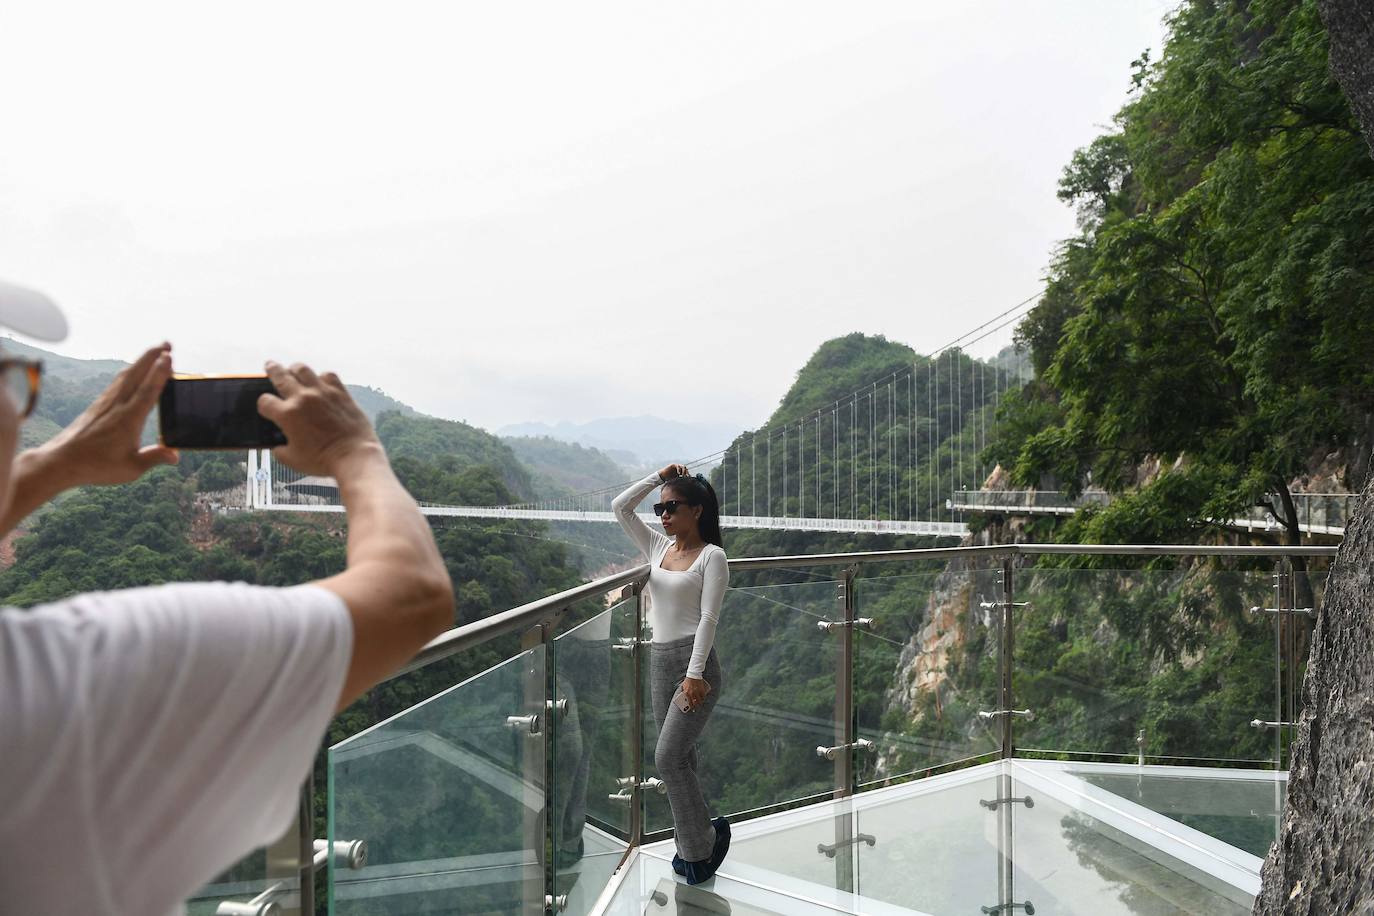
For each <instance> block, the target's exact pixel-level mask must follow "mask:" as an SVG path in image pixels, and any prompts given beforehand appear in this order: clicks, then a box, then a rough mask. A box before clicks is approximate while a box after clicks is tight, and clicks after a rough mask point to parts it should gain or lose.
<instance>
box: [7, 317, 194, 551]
mask: <svg viewBox="0 0 1374 916" xmlns="http://www.w3.org/2000/svg"><path fill="white" fill-rule="evenodd" d="M171 377H172V345H171V344H165V343H164V344H160V345H159V346H156V347H150V348H148V349H147V350H145V351H144V353H143V355H142V356H140V357H139V358H138V359H137V360H135V361H134V363H133V364H132V365H130V366H128V367H127V368H125V369H124V370H123V371H122V372H120V373H119V375H117V376H115V380H114V381H113V382H111V383H110V387H108V388H106V389H105V390H104V391H103V392H101V394H100V397H98V398H96V399H95V402H94V403H93V404H91V406H90V407H88V408H86V410H85V411H83V412H82V414H81V416H79V417H77V418H76V419H75V420H73V421H72V422H71V423H70V424H68V426H67V427H66V429H64V430H62V432H60V433H58V434H57V435H56V436H54V437H53V438H52V439H51V440H49V441H48V442H46V443H44V444H43V445H40V446H39V447H38V448H33V449H29V450H28V451H26V452H24V453H22V454H20V455H19V456H18V457H17V458H16V459H15V462H14V472H13V473H12V474H10V499H9V503H8V504H7V506H6V508H5V510H4V513H3V514H0V537H3V536H4V535H5V534H8V533H9V532H10V531H12V530H14V527H15V526H16V525H18V524H19V523H20V522H22V521H23V520H24V519H25V518H27V517H28V515H29V513H31V512H33V510H34V509H37V508H38V507H39V506H41V505H43V503H45V502H47V501H48V500H50V499H52V498H53V497H54V496H56V495H57V494H59V493H61V492H62V491H64V490H69V489H71V488H72V487H80V486H85V485H87V484H112V483H128V482H129V481H131V480H137V479H138V478H139V477H140V476H142V474H143V473H144V472H145V471H147V470H148V469H149V468H152V467H155V466H157V465H159V464H176V462H177V453H176V451H175V450H174V449H170V448H164V447H162V446H157V445H149V446H143V445H141V437H142V435H143V424H144V422H145V421H146V420H147V419H148V414H149V413H150V412H151V411H152V409H153V405H155V404H156V403H157V399H158V395H160V394H161V393H162V386H163V385H165V384H166V383H167V380H168V379H169V378H171Z"/></svg>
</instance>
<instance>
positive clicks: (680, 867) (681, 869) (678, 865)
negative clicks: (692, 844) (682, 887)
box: [673, 853, 687, 878]
mask: <svg viewBox="0 0 1374 916" xmlns="http://www.w3.org/2000/svg"><path fill="white" fill-rule="evenodd" d="M673 871H675V872H677V873H678V874H679V875H682V877H684V878H685V877H687V863H686V862H684V861H683V860H682V856H680V855H677V854H676V853H674V854H673Z"/></svg>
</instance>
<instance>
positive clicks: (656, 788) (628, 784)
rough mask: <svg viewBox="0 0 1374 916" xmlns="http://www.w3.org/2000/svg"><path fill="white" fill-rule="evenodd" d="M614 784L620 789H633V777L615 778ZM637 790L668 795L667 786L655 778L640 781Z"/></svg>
mask: <svg viewBox="0 0 1374 916" xmlns="http://www.w3.org/2000/svg"><path fill="white" fill-rule="evenodd" d="M615 784H616V785H618V786H620V788H622V789H633V788H634V787H635V778H634V777H633V776H617V777H616V780H615ZM639 788H641V789H645V790H648V791H650V792H657V793H658V794H659V795H667V794H668V784H667V783H666V782H664V781H663V780H661V779H659V778H658V777H657V776H650V777H649V778H648V779H646V780H644V781H642V782H641V783H639Z"/></svg>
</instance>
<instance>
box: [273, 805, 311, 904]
mask: <svg viewBox="0 0 1374 916" xmlns="http://www.w3.org/2000/svg"><path fill="white" fill-rule="evenodd" d="M306 782H307V785H308V784H309V780H307V781H306ZM302 810H303V805H302V804H300V803H299V796H298V803H297V805H296V821H295V823H294V824H292V825H291V826H290V827H288V828H287V830H286V832H285V833H283V834H282V835H281V836H280V837H278V838H277V839H276V840H275V841H274V842H272V843H271V844H270V845H269V846H268V847H267V874H266V876H265V877H266V881H265V883H264V886H265V887H270V886H272V885H274V884H281V885H285V886H290V885H291V884H293V883H295V882H296V881H297V880H298V879H299V878H300V877H301V867H302V865H305V866H309V865H310V863H311V860H312V859H313V858H314V853H313V852H312V853H311V854H310V855H308V856H306V857H305V858H304V859H302V858H301V844H302V842H303V840H302V836H303V834H305V832H306V831H308V830H309V829H310V826H309V823H308V822H305V821H303V820H302V817H301V814H302ZM278 908H279V909H280V911H281V912H282V913H283V916H296V914H297V913H298V912H299V911H297V910H296V909H295V908H294V907H292V908H289V909H288V908H284V907H280V906H279V907H278ZM307 916H313V914H307Z"/></svg>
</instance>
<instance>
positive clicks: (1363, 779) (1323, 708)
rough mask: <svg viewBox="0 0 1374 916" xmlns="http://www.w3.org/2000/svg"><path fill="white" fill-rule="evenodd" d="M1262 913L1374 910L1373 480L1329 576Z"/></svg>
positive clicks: (1259, 902) (1258, 905) (1258, 904)
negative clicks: (1285, 802)
mask: <svg viewBox="0 0 1374 916" xmlns="http://www.w3.org/2000/svg"><path fill="white" fill-rule="evenodd" d="M1303 701H1304V703H1305V708H1304V710H1303V713H1302V717H1301V719H1300V720H1299V722H1298V738H1297V744H1296V745H1295V746H1294V753H1293V766H1292V771H1291V773H1290V775H1289V782H1288V805H1287V808H1286V809H1285V810H1284V815H1283V823H1282V826H1281V828H1280V832H1279V838H1278V840H1277V841H1276V842H1275V843H1274V845H1273V846H1272V847H1271V848H1270V850H1269V857H1268V858H1267V859H1266V860H1265V863H1264V871H1263V873H1262V876H1261V878H1262V885H1261V888H1260V894H1259V897H1258V898H1256V900H1255V909H1254V912H1255V913H1257V914H1261V913H1262V914H1277V913H1284V914H1300V916H1330V914H1336V913H1350V914H1355V913H1374V479H1371V480H1370V482H1369V483H1367V484H1365V488H1364V492H1363V494H1362V496H1361V498H1360V503H1359V508H1358V510H1357V511H1356V513H1355V517H1354V518H1353V519H1351V522H1350V524H1349V526H1348V527H1347V528H1346V531H1345V540H1344V541H1343V542H1342V543H1341V547H1340V552H1339V553H1338V555H1337V557H1336V562H1335V565H1334V566H1333V567H1332V569H1331V574H1330V577H1329V578H1328V580H1327V589H1326V601H1325V604H1324V605H1323V607H1322V612H1321V617H1320V618H1319V619H1318V621H1317V628H1316V633H1315V635H1314V637H1313V644H1312V656H1311V660H1310V662H1309V664H1308V668H1307V677H1306V680H1305V681H1304V682H1303Z"/></svg>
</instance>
